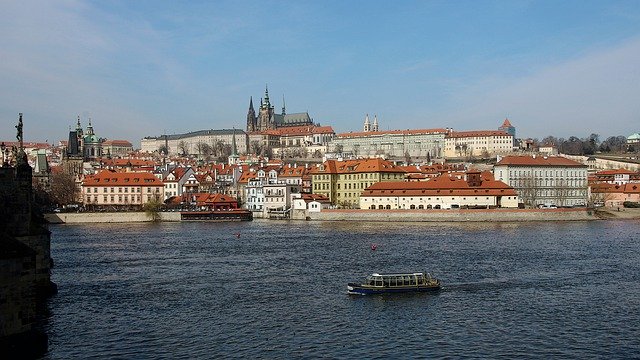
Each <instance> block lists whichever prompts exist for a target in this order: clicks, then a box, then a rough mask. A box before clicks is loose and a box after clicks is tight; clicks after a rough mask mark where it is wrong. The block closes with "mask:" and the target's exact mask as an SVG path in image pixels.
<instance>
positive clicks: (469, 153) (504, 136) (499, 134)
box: [444, 130, 515, 159]
mask: <svg viewBox="0 0 640 360" xmlns="http://www.w3.org/2000/svg"><path fill="white" fill-rule="evenodd" d="M514 141H515V140H514V138H513V135H511V134H509V133H506V132H504V131H501V130H478V131H453V130H452V131H449V132H448V133H447V135H446V137H445V147H444V157H445V158H448V159H452V158H468V157H483V158H489V157H493V156H496V155H500V154H502V155H505V154H509V153H511V152H513V143H514Z"/></svg>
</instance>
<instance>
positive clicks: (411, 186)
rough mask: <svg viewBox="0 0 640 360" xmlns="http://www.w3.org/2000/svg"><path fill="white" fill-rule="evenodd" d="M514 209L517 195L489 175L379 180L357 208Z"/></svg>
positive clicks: (516, 203) (366, 193) (370, 188)
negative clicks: (425, 179)
mask: <svg viewBox="0 0 640 360" xmlns="http://www.w3.org/2000/svg"><path fill="white" fill-rule="evenodd" d="M501 207H502V208H517V207H518V194H517V193H516V191H515V190H514V189H513V188H512V187H510V186H508V185H507V184H505V183H504V182H501V181H496V180H494V179H493V177H492V176H491V175H489V176H487V175H484V176H483V174H481V173H480V172H469V173H467V174H466V175H465V177H464V178H458V177H454V176H448V175H446V174H445V175H442V176H440V177H437V178H434V179H432V180H429V181H412V182H407V181H393V182H379V183H376V184H373V185H371V186H370V187H368V188H367V189H365V191H364V193H363V194H362V196H360V208H361V209H379V210H393V209H459V208H501Z"/></svg>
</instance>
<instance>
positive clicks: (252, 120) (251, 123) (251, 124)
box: [247, 96, 257, 132]
mask: <svg viewBox="0 0 640 360" xmlns="http://www.w3.org/2000/svg"><path fill="white" fill-rule="evenodd" d="M256 121H257V119H256V111H255V110H254V109H253V96H252V97H251V98H250V99H249V112H248V113H247V132H254V131H256V125H257V124H256Z"/></svg>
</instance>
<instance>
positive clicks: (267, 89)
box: [264, 85, 271, 106]
mask: <svg viewBox="0 0 640 360" xmlns="http://www.w3.org/2000/svg"><path fill="white" fill-rule="evenodd" d="M264 103H265V105H267V106H269V105H271V104H270V103H269V88H268V87H267V85H265V86H264Z"/></svg>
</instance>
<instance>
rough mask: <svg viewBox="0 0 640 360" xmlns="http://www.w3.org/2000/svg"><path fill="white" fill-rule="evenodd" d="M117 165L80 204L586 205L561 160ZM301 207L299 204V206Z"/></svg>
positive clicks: (264, 208) (582, 174) (278, 208)
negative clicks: (201, 197) (211, 200)
mask: <svg viewBox="0 0 640 360" xmlns="http://www.w3.org/2000/svg"><path fill="white" fill-rule="evenodd" d="M150 165H151V164H149V163H148V162H147V163H144V162H141V163H138V164H137V165H134V164H132V163H131V162H130V161H129V162H127V163H126V164H125V163H121V164H119V165H118V164H117V163H116V162H113V163H112V164H111V166H109V167H108V168H104V169H102V170H100V171H98V172H97V173H96V174H92V175H85V176H84V177H83V179H82V180H81V182H80V187H81V189H82V191H81V194H82V203H83V204H84V205H90V206H94V207H96V206H97V207H101V208H112V209H118V208H123V207H124V208H138V207H141V206H142V205H144V204H145V203H146V202H149V201H152V200H155V201H162V202H165V203H167V204H173V205H175V206H177V207H181V208H185V209H187V208H193V207H194V206H196V207H197V201H195V199H196V198H197V197H198V194H202V193H209V194H210V193H220V194H224V195H228V196H232V197H234V198H236V199H238V200H239V201H240V203H241V204H242V205H243V206H244V207H245V208H247V209H249V210H252V211H255V212H258V213H265V214H266V213H269V212H283V211H284V212H286V211H289V210H291V209H292V208H294V204H295V203H296V201H298V203H299V205H297V206H298V207H300V206H303V207H306V208H307V209H309V210H310V209H311V207H310V206H311V205H310V204H311V203H313V206H315V207H316V208H318V210H319V209H320V208H322V207H329V206H332V207H346V208H360V209H378V210H380V209H382V210H392V209H456V208H497V207H504V208H516V207H523V206H525V207H536V206H539V205H556V206H563V207H573V206H586V205H587V204H589V203H590V202H592V199H591V198H590V196H591V194H590V192H589V183H588V173H587V166H586V165H583V164H581V163H578V162H576V161H573V160H569V159H566V158H563V157H543V156H538V157H532V156H507V157H504V158H501V159H500V160H499V161H498V162H497V163H496V164H495V166H494V167H493V169H492V171H490V170H480V169H469V168H465V167H464V166H454V165H441V164H436V165H431V166H416V165H398V164H394V163H393V162H391V161H388V160H384V159H380V158H367V159H353V160H327V161H325V162H323V163H322V164H320V165H316V166H308V165H305V166H302V165H301V166H297V165H285V164H284V163H283V162H278V161H276V162H271V163H261V164H254V165H250V164H232V165H228V164H209V165H206V166H196V165H192V166H173V165H172V166H168V165H165V166H162V167H161V166H150ZM300 204H302V205H300Z"/></svg>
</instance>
